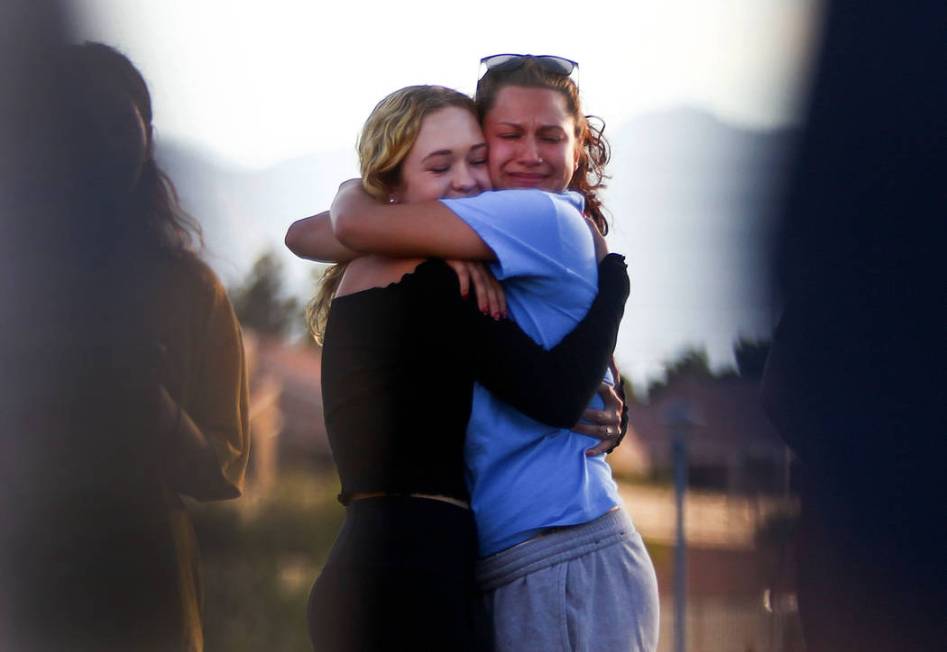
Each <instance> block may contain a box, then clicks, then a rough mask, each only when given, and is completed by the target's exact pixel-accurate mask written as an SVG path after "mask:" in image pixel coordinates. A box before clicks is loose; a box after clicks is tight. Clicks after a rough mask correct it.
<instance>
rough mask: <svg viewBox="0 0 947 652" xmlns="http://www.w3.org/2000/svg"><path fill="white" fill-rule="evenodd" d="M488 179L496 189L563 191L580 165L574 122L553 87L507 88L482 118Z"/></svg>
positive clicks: (497, 96)
mask: <svg viewBox="0 0 947 652" xmlns="http://www.w3.org/2000/svg"><path fill="white" fill-rule="evenodd" d="M483 131H484V135H485V136H486V138H487V143H488V144H489V146H490V156H489V159H490V161H489V162H490V166H489V167H490V179H491V180H492V181H493V185H494V187H496V188H540V189H542V190H549V191H552V192H561V191H563V190H565V189H566V188H567V187H568V186H569V182H570V181H571V180H572V175H573V173H574V172H575V169H576V165H577V163H578V157H579V150H578V148H577V146H576V135H575V132H576V124H575V118H574V117H573V116H572V115H571V114H570V113H569V110H568V106H567V104H566V99H565V97H563V95H562V94H561V93H560V92H558V91H556V90H553V89H549V88H532V87H526V86H505V87H503V88H501V89H500V90H499V92H498V93H497V95H496V100H495V101H494V103H493V107H492V108H491V109H490V110H489V112H488V113H487V114H486V115H485V116H484V119H483Z"/></svg>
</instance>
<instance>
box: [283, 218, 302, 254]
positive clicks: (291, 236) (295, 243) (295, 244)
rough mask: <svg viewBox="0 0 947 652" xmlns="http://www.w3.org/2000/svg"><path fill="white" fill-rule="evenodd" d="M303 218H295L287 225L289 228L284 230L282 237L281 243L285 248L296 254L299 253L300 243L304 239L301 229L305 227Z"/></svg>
mask: <svg viewBox="0 0 947 652" xmlns="http://www.w3.org/2000/svg"><path fill="white" fill-rule="evenodd" d="M304 221H305V220H296V221H295V222H293V223H292V224H290V225H289V229H287V230H286V237H284V238H283V244H285V245H286V248H287V249H289V250H290V251H291V252H293V253H294V254H296V255H297V256H300V255H301V250H302V243H303V240H304V235H303V231H304V229H305V227H304V225H303V222H304Z"/></svg>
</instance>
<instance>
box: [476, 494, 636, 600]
mask: <svg viewBox="0 0 947 652" xmlns="http://www.w3.org/2000/svg"><path fill="white" fill-rule="evenodd" d="M633 534H635V526H634V524H633V523H632V522H631V519H630V518H629V517H628V514H626V513H625V510H623V509H616V510H613V511H610V512H608V513H606V514H604V515H602V516H600V517H598V518H597V519H595V520H593V521H589V522H588V523H582V524H581V525H572V526H567V527H563V528H557V529H555V530H553V531H551V532H548V533H545V534H541V535H538V536H535V537H533V538H532V539H529V540H527V541H525V542H523V543H521V544H518V545H515V546H513V547H512V548H508V549H507V550H503V551H501V552H498V553H496V554H495V555H491V556H489V557H486V558H484V559H481V560H480V561H478V562H477V584H478V585H479V587H480V589H481V590H482V591H489V590H492V589H495V588H497V587H500V586H503V585H504V584H508V583H510V582H512V581H513V580H516V579H519V578H520V577H523V576H524V575H528V574H529V573H534V572H536V571H539V570H542V569H543V568H548V567H549V566H553V565H554V564H560V563H562V562H565V561H569V560H570V559H575V558H576V557H581V556H582V555H585V554H588V553H590V552H594V551H595V550H600V549H601V548H606V547H608V546H610V545H613V544H615V543H618V542H619V541H621V540H623V539H626V538H628V537H630V536H631V535H633Z"/></svg>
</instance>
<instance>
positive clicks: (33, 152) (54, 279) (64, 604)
mask: <svg viewBox="0 0 947 652" xmlns="http://www.w3.org/2000/svg"><path fill="white" fill-rule="evenodd" d="M31 54H32V56H33V58H31V59H29V60H28V61H29V62H30V63H29V65H26V64H23V67H24V68H25V69H26V72H25V74H24V75H23V77H22V79H23V80H32V83H30V84H28V85H27V86H29V88H28V90H30V91H32V94H29V95H26V96H25V98H24V99H23V100H21V101H19V103H18V105H17V106H15V109H16V110H17V112H9V113H5V114H4V118H5V120H4V123H3V129H4V133H5V134H11V140H13V141H14V143H15V144H16V145H18V147H17V148H16V149H15V150H14V151H15V152H16V154H15V155H14V157H9V158H6V157H5V159H4V165H5V167H4V169H3V175H2V177H0V183H2V184H3V186H4V190H5V191H7V192H8V193H9V194H10V196H12V197H13V198H14V200H15V202H14V203H13V204H12V205H4V206H3V213H4V215H3V217H4V225H5V226H7V221H8V220H9V219H10V218H11V216H16V218H17V219H18V220H23V221H24V222H23V223H24V224H26V225H28V226H27V227H26V228H21V229H19V230H11V231H12V235H13V236H14V238H15V239H14V240H13V241H14V242H15V249H14V250H13V254H14V259H13V264H11V265H10V268H9V269H10V272H11V273H12V274H14V275H15V277H13V278H17V279H21V280H22V283H21V284H18V285H17V287H16V290H15V292H14V294H13V296H12V297H11V302H10V303H8V304H7V305H6V306H5V308H6V311H5V313H4V316H5V318H6V317H7V316H8V317H9V323H10V324H11V325H12V328H10V329H9V330H8V329H6V328H5V329H4V336H3V340H4V341H3V354H4V362H5V363H7V362H9V364H4V369H3V376H2V380H3V398H2V401H3V408H4V409H3V416H4V419H3V428H4V432H3V440H2V461H0V464H2V467H0V475H2V477H3V479H4V482H5V486H4V492H3V498H2V500H3V502H2V513H0V516H2V519H3V523H4V534H3V540H2V546H0V547H2V553H3V556H2V561H0V572H2V585H3V591H4V598H3V601H2V603H0V609H2V613H0V642H2V645H0V647H3V648H4V649H16V650H27V651H28V650H52V649H55V650H59V649H69V650H120V649H121V650H125V649H135V650H162V651H164V650H188V651H198V650H201V649H203V641H202V631H201V623H200V584H199V568H198V560H197V556H196V550H197V544H196V540H195V538H194V533H193V528H192V526H191V523H190V520H189V517H188V514H187V510H186V509H185V507H184V504H183V503H182V501H181V498H180V495H182V494H186V495H190V496H193V497H194V498H197V499H201V500H210V499H221V498H232V497H235V496H238V495H239V493H240V487H241V484H242V480H243V473H244V469H245V466H246V460H247V452H248V448H247V445H248V437H247V432H246V430H247V424H246V403H247V400H246V378H245V373H244V367H243V359H242V346H241V342H240V336H239V328H238V326H237V324H236V319H235V317H234V315H233V311H232V309H231V308H230V304H229V302H228V301H227V299H226V295H225V294H224V292H223V288H222V287H221V286H220V283H219V282H218V281H217V279H216V277H215V276H214V275H213V273H212V272H211V271H210V270H209V269H208V268H207V267H206V266H204V265H203V263H201V262H200V261H199V259H198V258H197V256H196V255H195V254H194V253H193V248H192V243H193V242H194V241H199V231H198V230H197V228H196V225H194V223H193V222H192V221H191V220H190V219H189V218H188V217H187V216H186V215H185V214H184V213H183V211H181V209H180V207H179V206H178V203H177V199H176V196H175V193H174V190H173V186H171V184H170V181H169V180H168V179H167V177H165V176H164V174H163V173H162V172H161V171H160V170H159V169H158V167H157V166H156V164H155V161H154V158H153V149H154V146H153V128H152V123H151V120H152V115H151V103H150V97H149V94H148V89H147V86H146V85H145V82H144V80H143V78H142V77H141V75H140V73H139V72H138V71H137V70H136V69H135V67H134V66H133V65H132V64H131V62H130V61H129V60H128V59H127V58H126V57H124V56H123V55H122V54H120V53H119V52H117V51H116V50H114V49H112V48H110V47H108V46H105V45H101V44H85V45H82V46H69V47H64V46H63V45H62V42H61V40H60V39H50V40H49V41H48V42H46V43H45V47H43V48H42V49H38V50H37V49H34V51H33V52H32V53H31ZM36 80H40V81H39V82H37V81H36ZM21 166H22V167H25V168H26V170H27V172H28V173H21V172H19V167H21ZM5 230H6V229H5ZM6 278H11V277H9V276H7V277H6Z"/></svg>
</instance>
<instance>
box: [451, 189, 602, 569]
mask: <svg viewBox="0 0 947 652" xmlns="http://www.w3.org/2000/svg"><path fill="white" fill-rule="evenodd" d="M441 201H442V202H443V203H444V205H446V206H447V207H448V208H449V209H451V210H452V211H453V212H454V213H456V214H457V215H458V216H459V217H460V218H461V219H462V220H463V221H464V222H466V223H467V224H468V225H470V227H471V228H472V229H473V230H474V231H476V232H477V234H478V235H479V236H480V237H481V238H482V239H483V241H484V242H485V243H486V244H487V246H488V247H490V249H492V250H493V251H494V253H496V256H497V262H496V263H494V264H493V265H492V271H493V274H494V275H495V276H496V278H497V280H500V281H502V283H503V287H504V289H505V290H506V301H507V305H508V307H509V311H510V315H511V317H512V318H513V320H514V321H515V322H516V323H517V324H518V325H519V326H520V328H522V329H523V331H524V332H526V333H527V334H528V335H529V336H530V337H532V338H533V339H534V340H535V341H536V342H538V343H539V344H541V345H542V346H544V347H545V348H547V349H549V348H552V347H553V346H555V345H556V344H557V343H558V342H559V340H561V339H562V338H563V337H564V336H565V335H566V334H568V333H569V332H570V331H571V330H572V329H573V328H575V326H576V324H578V322H579V321H581V319H582V317H584V316H585V313H586V312H588V309H589V307H590V306H591V305H592V301H593V300H594V298H595V294H596V292H598V265H597V261H596V257H595V245H594V242H593V241H592V234H591V233H590V232H589V228H588V226H587V224H586V222H585V220H584V219H583V217H582V210H583V206H584V203H583V199H582V196H581V195H579V194H578V193H574V192H566V193H561V194H553V193H548V192H544V191H540V190H501V191H496V192H486V193H483V194H481V195H479V196H477V197H469V198H463V199H442V200H441ZM606 378H608V379H609V380H610V374H608V375H607V376H606ZM593 406H595V407H598V408H601V407H602V403H601V399H600V398H599V397H598V396H596V397H595V399H594V400H593ZM596 443H597V440H595V439H593V438H591V437H586V436H584V435H580V434H578V433H574V432H571V431H569V430H560V429H558V428H554V427H552V426H547V425H545V424H542V423H539V422H538V421H534V420H533V419H531V418H529V417H527V416H526V415H524V414H522V413H520V412H518V411H517V410H515V409H513V408H512V407H510V406H509V405H507V404H506V403H504V402H503V401H501V400H499V399H497V398H496V397H494V396H493V395H492V394H491V393H490V392H489V391H488V390H486V389H485V388H483V387H482V386H480V385H479V384H478V385H476V386H475V387H474V396H473V412H472V414H471V417H470V423H469V425H468V426H467V444H466V449H465V458H466V463H467V483H468V485H469V488H470V495H471V507H472V508H473V511H474V515H475V517H476V521H477V532H478V536H479V540H480V554H481V555H482V556H487V555H491V554H494V553H496V552H499V551H501V550H504V549H506V548H509V547H510V546H513V545H515V544H517V543H521V542H523V541H525V540H527V539H528V538H530V537H531V536H533V535H534V534H535V533H536V531H537V530H539V529H541V528H546V527H552V526H558V525H576V524H579V523H586V522H588V521H591V520H593V519H595V518H598V517H599V516H601V515H602V514H604V513H606V512H607V511H609V510H610V509H611V508H612V507H614V506H615V505H617V504H619V497H618V489H617V487H616V485H615V482H614V480H613V479H612V474H611V469H610V468H609V466H608V464H607V463H606V462H605V456H604V455H598V456H596V457H587V456H586V455H585V451H586V450H587V449H589V448H590V447H592V446H594V445H595V444H596Z"/></svg>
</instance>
